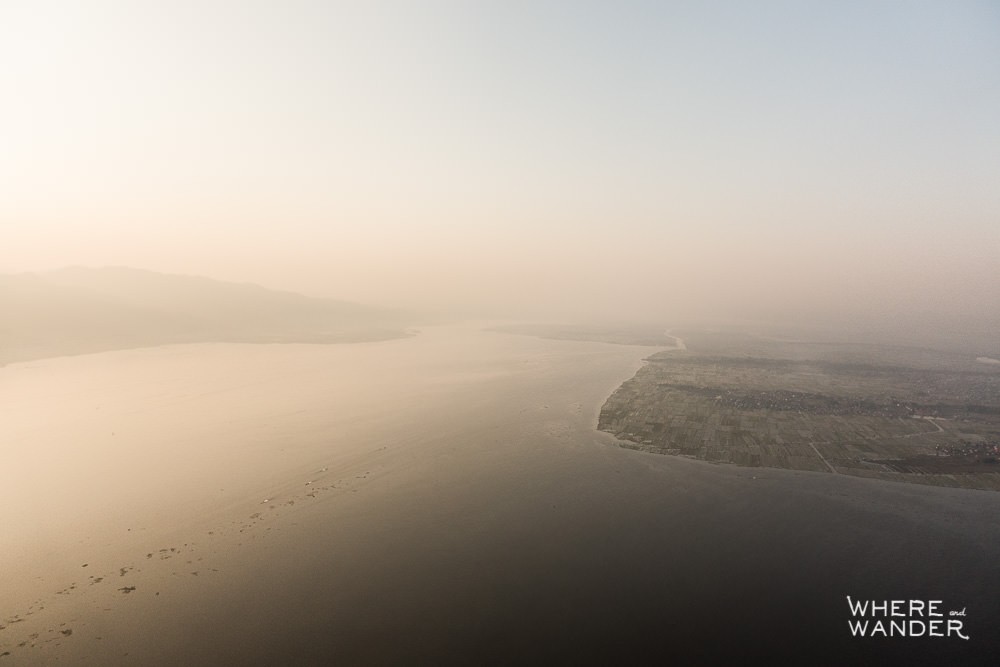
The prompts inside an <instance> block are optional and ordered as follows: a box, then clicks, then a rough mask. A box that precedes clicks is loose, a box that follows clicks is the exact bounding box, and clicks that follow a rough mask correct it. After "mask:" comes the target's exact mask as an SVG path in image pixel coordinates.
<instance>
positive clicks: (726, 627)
mask: <svg viewBox="0 0 1000 667" xmlns="http://www.w3.org/2000/svg"><path fill="white" fill-rule="evenodd" d="M657 349H658V348H652V347H635V346H626V345H612V344H605V343H597V342H576V341H560V340H543V339H538V338H532V337H528V336H518V335H512V334H504V333H497V332H491V331H484V330H483V329H482V328H481V327H479V326H473V325H469V326H464V327H438V328H428V329H425V330H423V331H422V332H421V333H420V334H419V335H417V336H414V337H410V338H404V339H397V340H389V341H381V342H374V343H358V344H343V345H239V344H195V345H174V346H165V347H157V348H146V349H133V350H124V351H118V352H106V353H100V354H91V355H83V356H76V357H61V358H53V359H45V360H38V361H32V362H24V363H15V364H11V365H8V366H4V367H2V368H0V433H2V445H0V469H2V470H3V471H4V472H5V481H4V484H3V485H0V526H2V534H3V536H2V543H0V544H2V547H0V573H2V576H0V587H2V588H0V625H2V626H4V627H3V629H2V630H0V653H3V654H4V655H3V657H0V665H4V664H8V663H9V664H15V665H21V664H29V665H30V664H53V663H56V662H59V663H61V664H73V665H77V664H82V665H109V664H130V665H158V664H163V665H177V664H185V665H213V664H220V665H221V664H248V665H256V664H260V665H276V664H359V663H376V664H428V663H434V664H442V663H453V664H469V663H484V662H485V663H510V662H547V663H553V662H556V663H560V662H566V663H570V662H572V663H580V662H584V663H587V662H604V663H608V662H612V661H621V660H627V661H639V660H649V661H656V662H658V663H669V664H685V663H698V664H710V663H714V662H717V661H720V660H738V661H740V663H746V662H749V661H750V660H751V659H752V658H765V659H768V660H771V661H774V662H778V661H785V662H790V663H795V664H831V665H833V664H838V665H839V664H849V663H853V664H857V663H859V662H867V661H869V660H872V661H873V660H876V659H883V660H889V661H890V663H891V664H908V665H914V664H995V659H996V656H997V655H1000V633H998V632H997V630H996V628H997V627H1000V602H998V601H997V592H998V591H1000V525H998V523H997V521H996V517H998V516H1000V495H998V494H995V493H990V492H982V491H963V490H958V489H947V488H937V487H925V486H916V485H903V484H895V483H887V482H879V481H875V480H866V479H860V478H850V477H845V476H840V475H832V474H826V473H806V472H795V471H790V470H773V469H764V468H741V467H736V466H728V465H713V464H710V463H706V462H701V461H693V460H688V459H683V458H677V457H666V456H658V455H654V454H646V453H642V452H636V451H632V450H628V449H622V448H619V447H618V446H617V445H616V441H615V439H614V438H613V437H612V436H610V435H608V434H605V433H601V432H598V431H596V430H595V427H596V423H597V416H598V413H599V410H600V407H601V405H602V404H603V402H604V401H605V399H606V398H607V397H608V396H609V395H610V394H611V393H612V392H613V391H614V390H615V388H617V387H618V386H619V385H620V384H621V383H622V382H623V381H625V380H627V379H628V378H630V377H631V376H632V375H633V374H634V373H635V371H636V370H637V369H638V368H639V367H640V366H641V365H642V363H643V362H642V359H643V358H644V357H646V356H648V355H650V354H652V353H653V352H655V351H656V350H657ZM848 595H850V596H851V597H852V598H853V599H867V600H886V599H888V600H892V599H899V600H911V599H916V600H932V599H933V600H942V601H943V602H942V604H941V609H943V610H946V611H952V610H955V611H957V610H962V609H964V610H965V616H963V617H961V618H962V619H963V622H964V628H965V630H964V632H965V634H967V635H968V636H969V637H970V639H969V640H963V639H961V638H955V637H944V638H937V637H934V638H932V637H886V638H883V637H865V638H860V637H852V636H851V633H850V630H849V626H848V620H849V619H850V618H851V616H850V609H849V608H848V604H847V600H846V596H848Z"/></svg>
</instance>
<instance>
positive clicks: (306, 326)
mask: <svg viewBox="0 0 1000 667" xmlns="http://www.w3.org/2000/svg"><path fill="white" fill-rule="evenodd" d="M403 328H404V321H403V315H402V314H400V313H394V312H391V311H387V310H382V309H377V308H371V307H368V306H363V305H359V304H353V303H347V302H342V301H334V300H331V299H317V298H311V297H306V296H303V295H301V294H295V293H292V292H279V291H275V290H269V289H265V288H263V287H260V286H258V285H251V284H238V283H229V282H222V281H218V280H211V279H208V278H200V277H194V276H180V275H169V274H162V273H154V272H151V271H142V270H137V269H129V268H118V267H115V268H102V269H88V268H79V267H74V268H68V269H61V270H58V271H51V272H46V273H26V274H16V275H0V363H9V362H11V361H19V360H27V359H37V358H42V357H49V356H58V355H64V354H81V353H86V352H98V351H103V350H113V349H121V348H129V347H142V346H147V345H162V344H166V343H184V342H208V341H228V342H255V343H258V342H259V343H263V342H309V343H333V342H350V341H359V340H379V339H385V338H394V337H398V336H402V335H405V334H404V332H403Z"/></svg>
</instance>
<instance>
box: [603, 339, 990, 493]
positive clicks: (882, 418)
mask: <svg viewBox="0 0 1000 667" xmlns="http://www.w3.org/2000/svg"><path fill="white" fill-rule="evenodd" d="M684 340H685V341H686V342H687V347H688V349H687V350H670V351H665V352H659V353H657V354H655V355H653V356H651V357H650V358H649V359H648V360H647V362H648V363H647V364H646V365H645V366H644V367H643V368H642V369H640V370H639V372H638V373H636V375H635V377H633V378H632V379H630V380H628V381H627V382H625V383H624V384H623V385H622V386H621V387H620V388H619V389H618V390H617V391H616V392H615V393H614V394H613V395H612V396H611V397H610V398H609V399H608V401H607V402H606V403H605V405H604V407H603V408H602V410H601V415H600V423H599V427H600V429H601V430H604V431H608V432H611V433H614V434H615V435H616V436H618V437H619V438H621V439H623V440H626V441H629V442H631V443H634V446H635V448H636V449H641V450H644V451H650V452H657V453H664V454H674V455H682V456H689V457H694V458H698V459H704V460H707V461H717V462H725V463H735V464H739V465H744V466H762V467H771V468H790V469H795V470H813V471H817V472H829V473H836V474H847V475H856V476H862V477H877V478H882V479H891V480H897V481H910V482H919V483H924V484H935V485H942V486H956V487H964V488H979V489H993V490H1000V464H998V458H1000V456H998V455H1000V372H998V370H997V369H996V368H994V367H992V366H989V365H986V364H979V363H977V362H976V360H975V359H974V358H973V359H965V358H964V357H957V356H956V357H953V356H951V355H948V354H945V353H933V352H931V351H928V350H908V349H905V348H898V349H896V348H881V347H878V346H858V345H853V346H845V345H835V344H819V343H801V342H785V341H777V340H764V339H758V340H754V341H753V345H749V344H748V341H749V340H750V339H749V338H744V337H737V338H734V339H733V340H732V341H730V344H729V345H728V346H727V345H725V344H724V343H725V341H723V340H721V339H720V336H719V335H718V334H715V335H711V336H704V338H702V339H699V337H698V335H697V334H694V335H691V334H687V335H685V338H684ZM726 350H729V353H728V354H727V353H726Z"/></svg>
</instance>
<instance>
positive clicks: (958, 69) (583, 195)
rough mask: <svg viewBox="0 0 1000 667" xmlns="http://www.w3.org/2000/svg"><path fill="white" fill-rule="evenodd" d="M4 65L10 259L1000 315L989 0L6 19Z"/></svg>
mask: <svg viewBox="0 0 1000 667" xmlns="http://www.w3.org/2000/svg"><path fill="white" fill-rule="evenodd" d="M0 63H2V66H0V91H2V92H0V96H2V97H0V272H19V271H40V270H46V269H52V268H59V267H62V266H66V265H87V266H103V265H127V266H134V267H138V268H146V269H152V270H157V271H166V272H176V273H192V274H199V275H206V276H209V277H214V278H220V279H227V280H238V281H249V282H256V283H260V284H263V285H265V286H269V287H275V288H281V289H291V290H296V291H300V292H304V293H306V294H311V295H317V296H332V297H337V298H343V299H350V300H356V301H362V302H369V303H375V304H386V305H401V306H411V307H412V306H430V307H440V308H444V307H446V308H460V309H465V310H476V311H481V312H484V313H485V312H496V313H498V314H504V315H507V314H511V315H514V314H525V315H532V316H537V315H551V316H554V317H564V316H566V317H568V316H576V315H586V314H593V315H600V314H605V313H606V314H609V315H622V316H624V315H635V314H641V313H644V312H645V313H649V312H651V311H655V312H657V313H658V311H663V313H664V314H665V315H667V316H669V314H670V313H673V312H677V313H680V314H682V315H688V314H694V315H711V316H716V315H717V316H726V315H727V314H731V315H733V316H734V317H749V316H758V317H761V318H765V319H766V318H770V317H773V318H778V319H780V318H784V317H794V316H796V315H798V314H803V313H806V314H808V313H813V312H816V313H819V312H833V313H837V312H843V313H845V317H860V318H865V317H874V315H873V313H876V312H879V313H883V314H884V313H889V314H890V316H892V317H894V316H895V315H892V313H896V314H911V315H912V314H913V313H917V314H918V315H919V313H920V312H923V311H930V312H933V313H935V314H936V315H938V316H941V317H950V316H958V315H961V316H962V317H965V316H966V315H970V314H971V315H972V316H988V317H991V318H992V319H993V320H994V321H1000V120H998V119H1000V4H998V3H996V2H979V3H977V2H870V1H869V2H811V3H810V2H791V1H789V2H764V3H748V2H715V3H701V2H699V3H695V2H688V3H679V2H677V3H670V2H605V3H597V2H570V1H568V0H567V1H564V2H540V1H532V2H518V1H511V0H505V1H496V2H471V1H470V2H416V1H414V2H394V3H389V2H379V3H376V2H342V3H337V2H318V1H317V2H285V1H283V2H249V1H239V2H207V1H192V2H179V1H163V2H141V1H123V2H106V1H103V0H90V1H87V0H81V1H79V2H45V1H39V0H26V1H24V2H19V1H17V0H13V1H12V0H7V1H6V2H2V3H0ZM984 314H985V315H984Z"/></svg>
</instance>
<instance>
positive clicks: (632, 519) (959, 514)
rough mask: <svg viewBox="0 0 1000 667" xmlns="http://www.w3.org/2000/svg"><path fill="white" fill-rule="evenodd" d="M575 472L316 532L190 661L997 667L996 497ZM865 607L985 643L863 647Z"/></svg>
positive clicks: (893, 642)
mask: <svg viewBox="0 0 1000 667" xmlns="http://www.w3.org/2000/svg"><path fill="white" fill-rule="evenodd" d="M595 444H596V443H595ZM563 464H565V465H564V466H562V467H555V466H553V467H550V468H548V469H544V468H543V469H542V472H543V473H544V474H539V473H538V472H534V473H528V472H525V471H521V472H518V473H517V474H516V475H514V476H512V477H511V478H508V479H493V480H491V481H489V482H483V481H482V480H480V481H479V483H476V484H466V485H464V486H461V487H459V488H455V486H454V485H449V489H450V490H448V491H442V490H441V489H438V491H437V492H436V493H435V494H434V496H433V499H432V500H430V499H428V498H427V497H422V498H421V503H420V504H419V505H418V506H415V505H414V504H413V502H412V501H413V499H414V497H413V496H410V497H407V494H406V493H405V492H400V493H398V494H393V495H391V496H390V497H388V498H386V499H383V501H382V502H380V503H378V506H377V507H371V506H370V505H369V506H367V507H365V508H362V507H358V508H356V511H357V512H358V513H357V514H353V513H349V514H347V515H344V517H345V520H346V519H348V518H349V520H350V521H352V522H358V523H357V524H353V525H351V526H350V528H349V529H348V530H347V531H346V532H347V533H348V534H349V535H350V539H349V540H346V541H345V539H344V535H345V528H344V523H343V522H341V523H340V524H339V525H317V524H316V523H313V522H309V523H308V525H305V524H303V525H299V526H297V527H296V528H297V529H298V530H299V531H301V532H300V533H296V534H295V535H294V538H293V537H292V536H291V535H289V536H288V537H289V543H290V544H295V545H298V548H297V549H294V550H291V551H289V550H283V549H285V548H284V547H282V548H279V549H278V552H277V553H273V554H268V555H265V556H263V558H262V561H261V562H262V563H264V564H266V565H263V566H262V567H261V568H260V569H258V570H257V571H256V572H255V574H253V575H252V576H248V577H245V578H243V579H242V581H243V582H244V584H243V585H242V586H241V587H240V589H239V590H238V591H232V590H231V591H230V593H229V595H230V597H229V598H228V600H225V601H222V602H221V603H220V605H219V606H218V607H217V608H215V609H213V611H212V612H211V613H209V614H208V615H207V616H206V617H205V618H204V625H203V626H202V627H201V631H198V630H194V631H193V632H192V634H190V635H188V639H187V643H186V644H185V645H184V646H183V650H182V651H181V652H180V653H179V655H178V657H179V658H183V661H185V662H189V661H190V660H191V659H192V658H194V657H199V656H200V657H204V658H206V659H207V660H206V664H222V663H229V662H232V661H234V660H235V661H236V662H237V663H243V664H415V663H416V664H470V663H473V664H475V663H489V664H510V663H523V662H531V663H537V662H544V663H548V664H571V663H576V664H579V663H587V664H594V663H603V664H609V663H618V662H621V661H623V660H624V661H627V662H630V663H636V662H650V663H653V662H655V663H667V664H725V663H745V662H747V661H750V660H765V661H767V662H768V663H770V664H810V665H843V664H875V663H879V664H901V665H903V664H911V665H913V664H916V665H940V664H951V665H958V664H970V665H972V664H983V665H986V664H996V656H997V655H1000V653H998V649H1000V635H998V633H997V631H996V628H997V627H998V625H997V623H998V621H1000V604H998V602H997V598H996V592H997V591H1000V568H998V567H997V563H998V562H1000V561H998V556H1000V554H998V551H1000V548H998V544H1000V542H998V541H997V540H996V537H997V536H996V529H995V528H994V527H992V526H988V527H984V528H983V530H982V534H981V535H979V536H978V537H977V532H976V529H975V528H974V526H973V525H972V524H973V523H974V522H975V519H974V515H975V514H979V516H980V518H981V519H982V520H983V522H984V524H987V523H989V519H988V517H989V516H991V515H992V516H995V514H994V512H995V510H996V509H997V506H998V503H997V501H996V499H995V498H993V496H991V495H988V494H983V493H969V492H957V493H956V492H951V491H948V490H939V489H927V488H919V489H911V488H908V487H904V486H902V485H895V484H885V483H871V482H868V481H867V480H854V479H842V478H834V477H833V476H823V475H819V474H808V473H806V474H802V473H786V472H785V471H761V470H756V471H749V470H739V469H733V468H728V467H727V468H721V467H717V466H710V465H707V464H699V463H696V462H689V461H679V460H670V459H657V457H655V456H654V455H647V454H639V453H636V452H628V451H624V450H611V449H604V450H598V451H596V452H595V455H594V456H590V457H585V458H584V459H583V460H581V459H579V458H578V459H575V460H566V461H563ZM751 472H753V473H756V474H757V476H758V479H753V475H752V474H750V473H751ZM507 483H509V486H508V485H507ZM411 491H414V490H413V489H411ZM916 496H929V498H924V499H916ZM981 501H985V502H984V503H983V511H982V512H981V513H977V512H975V511H972V512H971V514H970V510H971V508H972V507H974V506H975V505H976V504H978V503H979V502H981ZM922 511H926V512H928V513H929V516H921V512H922ZM373 516H378V518H379V522H378V524H377V525H376V524H375V523H374V522H370V523H365V525H364V526H363V527H361V526H360V524H361V523H363V522H365V521H366V519H369V518H372V517H373ZM953 518H954V521H952V519H953ZM847 595H851V596H852V597H853V598H854V599H858V598H867V599H875V600H881V599H889V600H893V599H898V600H911V599H920V600H932V599H935V600H936V599H939V600H942V601H943V602H942V605H941V609H942V610H952V609H955V610H960V609H963V608H964V609H966V614H967V615H966V617H965V618H964V621H965V626H964V634H966V635H968V636H970V640H968V641H964V640H961V639H957V638H926V637H925V638H905V637H892V638H882V637H878V638H856V637H851V636H850V631H849V628H848V619H849V618H850V612H849V608H848V605H847V601H846V597H845V596H847Z"/></svg>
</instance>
